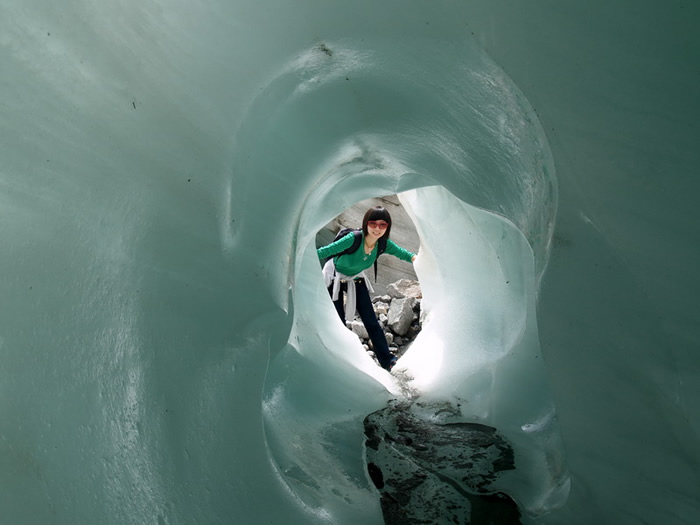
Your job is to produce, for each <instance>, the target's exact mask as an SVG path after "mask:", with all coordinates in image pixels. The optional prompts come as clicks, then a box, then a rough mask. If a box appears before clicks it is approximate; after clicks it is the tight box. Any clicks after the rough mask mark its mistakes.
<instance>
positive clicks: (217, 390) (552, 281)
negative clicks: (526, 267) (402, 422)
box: [0, 0, 700, 523]
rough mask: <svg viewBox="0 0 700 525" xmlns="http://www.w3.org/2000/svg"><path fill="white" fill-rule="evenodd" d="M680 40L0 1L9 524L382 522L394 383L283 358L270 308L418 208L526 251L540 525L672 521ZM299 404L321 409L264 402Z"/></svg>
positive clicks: (684, 332) (604, 16)
mask: <svg viewBox="0 0 700 525" xmlns="http://www.w3.org/2000/svg"><path fill="white" fill-rule="evenodd" d="M290 4H291V3H290ZM698 14H699V13H698V8H697V7H695V5H694V4H686V3H684V2H670V3H666V4H664V5H660V4H658V3H654V2H641V3H640V2H631V1H630V2H618V3H616V4H615V6H610V5H608V3H604V2H588V3H585V5H584V4H581V3H580V2H574V1H566V2H559V3H557V5H556V6H553V5H544V4H541V3H535V2H521V3H518V5H513V4H512V3H509V2H504V1H498V2H493V1H486V0H479V1H477V0H474V1H469V2H460V3H456V2H448V1H444V2H431V3H430V5H428V4H423V3H418V2H412V3H411V4H410V5H406V3H405V2H394V1H387V2H382V3H381V5H376V3H373V2H353V3H340V2H332V3H321V2H315V1H311V0H308V1H303V2H295V3H294V5H286V4H280V3H273V2H266V1H263V2H260V1H258V2H250V1H236V2H217V1H212V2H208V3H199V4H194V3H192V2H184V1H175V2H169V3H167V4H166V3H162V2H150V3H137V2H133V1H128V0H126V1H123V2H115V3H111V4H109V5H107V4H98V3H95V2H90V1H78V0H72V1H66V2H61V4H60V5H58V4H56V3H50V2H44V1H39V0H29V1H22V2H19V1H12V0H4V1H3V2H2V3H1V4H0V46H1V48H2V53H1V54H0V71H2V82H1V83H0V86H1V87H0V90H1V92H2V95H3V97H2V99H0V115H1V116H2V119H0V133H1V136H2V141H0V148H1V151H0V159H2V160H1V161H0V205H1V207H0V210H2V221H1V223H0V235H2V245H3V247H4V254H5V256H4V257H3V270H4V272H3V274H4V278H3V279H2V281H1V282H2V284H1V285H0V290H1V291H2V292H1V293H2V295H1V296H2V299H3V302H2V313H1V314H0V363H1V364H0V504H1V506H2V508H3V514H4V516H9V517H10V518H11V520H12V521H14V522H22V523H83V522H85V523H90V522H92V523H133V522H155V523H215V522H227V521H243V522H246V521H249V522H261V523H264V522H271V523H325V522H329V521H330V522H336V523H353V522H356V521H357V519H358V518H361V519H363V520H364V522H366V523H380V522H381V521H380V519H381V518H380V514H379V510H378V506H377V505H378V504H377V503H376V501H375V500H374V499H373V498H372V493H371V490H370V489H369V486H368V484H367V480H366V478H365V477H364V471H363V465H362V458H361V457H358V451H359V450H360V448H359V446H358V441H356V438H354V437H352V436H353V435H354V434H353V432H354V430H355V429H356V428H357V425H356V423H357V421H358V418H360V419H361V417H362V415H363V414H366V413H367V411H369V410H371V409H373V408H375V407H377V406H378V405H381V403H382V402H383V401H384V400H385V399H386V398H387V396H389V395H390V393H389V391H388V390H387V388H388V387H389V388H390V385H389V384H388V383H387V381H386V378H385V377H383V376H382V377H374V376H373V375H372V372H371V371H370V370H371V369H367V368H366V367H365V368H363V366H364V365H363V364H362V363H359V364H357V363H349V362H347V361H348V360H352V355H351V356H349V357H347V356H346V357H347V358H346V359H345V360H343V359H340V360H334V359H332V358H331V357H332V356H333V355H334V354H332V353H330V352H329V353H325V354H322V353H318V355H317V356H316V357H318V359H309V355H308V353H307V355H304V354H303V351H304V349H305V348H309V349H310V348H311V347H310V346H309V347H307V346H304V345H296V347H294V346H293V345H292V344H290V342H291V343H294V339H293V337H295V336H299V337H314V335H313V333H308V332H304V333H300V332H299V331H298V326H299V325H298V324H295V319H297V320H298V319H300V318H301V317H300V316H302V317H303V316H308V315H310V314H311V313H312V312H310V311H301V310H300V308H298V304H299V301H300V297H295V295H294V290H307V291H308V292H309V294H316V295H317V296H320V294H319V292H318V285H317V284H314V283H313V282H311V283H309V284H308V286H306V285H304V283H303V282H302V281H303V280H304V279H311V278H312V277H310V274H309V273H308V272H307V273H304V272H303V271H301V270H302V269H303V268H304V267H305V266H304V265H305V264H306V263H305V262H304V261H306V262H307V263H308V261H309V260H310V254H309V251H308V249H307V247H308V246H309V245H310V244H311V242H312V238H313V233H315V232H314V231H313V229H314V227H315V228H318V227H320V226H322V225H323V224H324V223H325V222H324V221H327V220H328V219H329V218H331V217H332V216H333V215H334V214H336V213H338V212H339V211H341V210H342V209H343V208H344V207H345V206H347V205H349V204H352V203H353V202H355V201H358V200H361V199H363V198H366V197H368V196H372V195H376V194H377V193H393V192H403V191H405V190H411V189H414V188H424V187H428V186H441V187H443V188H444V191H447V192H448V193H449V194H451V195H454V196H456V197H458V198H459V199H461V200H462V201H463V202H464V203H468V204H469V205H472V206H474V207H476V208H479V209H484V210H489V211H491V212H495V213H496V214H497V215H499V216H503V217H505V219H506V220H507V222H508V224H512V225H514V226H515V227H516V228H517V229H518V230H519V231H520V232H521V233H522V235H523V238H524V239H526V240H527V244H528V247H529V250H531V252H530V253H531V256H532V262H531V265H532V272H531V274H532V276H531V277H532V278H531V282H530V284H529V286H531V288H532V289H533V290H534V291H535V292H536V293H537V311H536V316H537V325H536V328H537V330H538V332H539V345H540V346H541V348H542V353H543V357H544V360H545V363H546V369H543V370H545V371H546V375H547V376H548V377H547V379H548V380H549V382H550V383H551V401H552V402H553V405H554V406H555V407H556V412H557V414H558V417H559V421H560V429H561V436H562V440H563V446H564V450H565V452H566V462H567V465H568V468H569V471H570V473H571V494H570V496H569V498H568V500H567V501H566V504H565V505H564V506H563V507H562V508H561V509H559V510H556V511H554V512H552V513H551V514H549V515H548V516H544V517H540V518H538V520H539V521H542V522H551V523H592V522H596V523H639V522H641V521H644V522H649V523H661V522H663V523H693V522H695V521H697V519H698V517H699V516H700V503H699V501H698V495H697V490H695V487H697V486H698V485H699V483H698V482H699V480H698V472H699V470H700V468H699V467H700V452H699V447H698V431H699V429H700V421H699V420H698V416H697V411H696V410H694V407H695V406H696V405H697V402H698V400H700V383H699V381H698V373H699V372H700V360H699V359H698V357H697V350H698V347H699V346H700V344H699V343H700V334H699V333H698V325H697V319H698V318H699V315H698V314H699V313H700V312H699V311H698V306H697V301H696V297H695V296H696V294H695V293H694V292H696V291H697V290H698V289H699V288H700V287H698V284H699V283H698V277H697V275H696V271H695V269H696V268H697V262H698V260H700V257H699V254H698V244H697V242H696V241H695V239H697V238H699V236H698V231H697V230H698V226H697V225H698V224H700V222H699V221H698V220H697V213H698V212H697V211H696V210H697V208H696V206H695V203H694V195H696V194H697V190H698V182H697V178H696V177H693V175H694V174H695V172H696V170H697V165H698V160H699V159H698V153H697V150H696V148H695V147H694V145H695V143H696V142H697V138H698V127H697V122H698V118H697V117H698V101H697V96H696V94H697V92H698V87H699V86H698V75H697V73H696V68H695V67H694V66H695V64H697V63H698V58H700V57H698V54H699V49H700V45H699V42H698V36H697V32H696V31H694V27H693V20H697V18H698ZM530 104H531V105H532V107H533V108H534V112H536V114H537V116H536V117H537V118H536V117H535V115H534V114H533V112H532V110H531V109H530ZM514 117H516V118H514ZM539 122H541V123H542V127H543V128H544V129H541V128H540V124H539ZM545 134H546V139H547V140H548V143H549V146H550V147H551V151H552V156H553V164H554V165H556V172H557V183H558V185H557V184H554V183H553V182H552V181H554V173H553V170H552V169H551V165H552V159H550V158H548V153H547V152H548V149H547V144H546V142H545V143H543V140H544V135H545ZM416 191H417V192H420V191H431V190H430V189H429V188H425V189H423V190H421V189H417V190H416ZM409 195H411V194H410V193H409ZM557 199H558V207H557ZM409 200H410V197H409ZM409 205H410V202H409ZM416 213H417V215H420V213H419V212H418V211H416ZM427 226H428V224H427V223H426V224H425V225H424V226H423V227H424V228H425V227H427ZM445 226H446V227H448V226H449V224H445ZM426 237H427V236H426ZM425 240H426V243H427V242H428V239H427V238H426V239H425ZM428 254H429V251H426V252H425V255H428ZM525 259H526V258H524V259H522V260H525ZM519 260H520V259H519ZM428 261H429V258H428V257H425V258H424V259H423V262H422V264H423V265H424V268H425V271H426V275H425V276H421V278H425V279H428V280H429V279H430V277H429V275H430V274H429V272H428V270H429V269H431V265H430V264H428ZM420 266H421V263H420V262H419V264H418V268H419V272H420ZM309 267H310V266H309ZM533 300H534V298H533ZM301 302H302V303H303V300H301ZM318 304H321V303H320V301H318ZM318 308H319V310H318V312H317V313H318V315H319V316H322V317H323V316H328V315H329V314H328V311H329V310H328V309H324V308H323V307H322V306H319V307H318ZM528 308H529V310H528V311H531V307H530V306H529V307H528ZM324 318H325V317H324ZM324 337H330V338H335V339H337V340H340V341H341V343H343V344H344V342H349V341H350V339H349V338H348V337H347V334H344V333H343V332H342V331H330V332H329V335H326V336H324ZM312 346H313V345H312ZM410 359H412V358H411V356H408V355H407V356H406V361H407V362H409V363H408V364H409V365H410ZM338 361H340V363H339V362H338ZM537 373H540V372H537ZM285 381H286V382H287V383H285ZM310 382H318V383H319V388H321V389H323V387H324V385H325V386H326V388H325V389H323V392H324V395H323V396H321V395H314V396H312V397H310V398H308V399H307V398H304V397H303V396H302V395H301V394H300V395H299V397H289V396H285V395H284V393H285V392H284V388H283V387H284V386H285V385H288V384H291V386H294V385H295V384H296V385H301V386H306V385H308V383H310ZM538 384H542V383H538ZM331 385H332V387H333V388H332V389H331V390H332V393H333V395H331V396H329V395H326V394H327V393H328V390H329V389H330V387H331ZM299 391H300V392H306V393H309V395H310V396H311V395H312V394H313V390H309V389H306V390H305V389H303V388H301V389H300V390H299ZM494 392H495V395H496V396H498V395H499V394H503V393H504V392H506V393H507V389H506V390H500V389H497V390H494ZM548 399H549V397H548V394H547V395H546V396H545V399H544V400H543V401H542V404H541V405H539V406H546V404H547V403H548V402H549V401H548ZM309 407H313V409H314V412H313V413H312V412H310V411H309V410H307V409H308V408H309ZM295 411H298V413H297V412H295ZM343 411H344V412H343ZM341 412H342V413H341ZM270 414H273V415H274V416H275V417H276V419H274V421H275V422H276V423H275V424H276V425H278V426H279V427H281V428H283V427H284V425H285V424H287V423H286V422H285V420H284V419H283V418H285V417H286V418H289V422H290V423H289V424H297V422H296V421H295V418H299V419H302V420H303V419H304V418H306V419H305V422H306V423H308V428H309V432H310V434H309V435H308V436H307V437H313V438H317V442H312V441H311V442H310V440H308V439H307V440H304V439H302V438H303V437H304V436H294V438H295V439H297V438H298V439H299V441H297V442H296V443H297V444H298V445H299V446H302V445H304V446H305V447H307V448H304V446H302V452H300V453H298V454H299V456H301V457H303V459H308V460H309V461H311V460H313V459H317V460H318V464H317V467H319V468H324V467H325V466H326V465H328V464H330V462H331V461H332V460H336V461H337V464H338V465H339V468H338V470H337V471H333V472H329V473H328V476H329V477H328V478H324V477H321V478H320V481H322V482H323V483H319V480H313V479H312V480H308V479H307V478H306V477H305V476H306V471H305V470H304V469H301V468H299V469H295V468H293V466H290V465H287V466H288V467H290V468H289V469H288V470H287V471H286V472H283V471H281V469H280V466H281V465H282V462H283V461H284V460H285V458H287V457H288V456H286V455H285V454H286V450H285V448H284V447H285V446H287V445H288V443H286V442H282V443H280V442H278V440H279V438H280V436H282V438H284V434H283V433H282V434H280V433H277V432H275V429H274V428H271V427H270V426H269V421H270V419H269V416H270ZM280 418H282V419H280ZM324 423H329V424H327V425H325V424H324ZM318 443H320V445H319V444H318ZM324 443H332V444H333V448H332V449H330V450H332V451H333V453H334V455H333V456H330V457H324V454H326V453H327V452H328V450H329V448H327V447H324V446H322V445H323V444H324ZM309 447H310V448H309ZM313 447H318V448H316V449H314V448H313ZM314 450H316V451H317V452H318V454H316V455H314V454H313V452H314ZM309 451H311V452H309ZM307 453H308V456H304V455H305V454H307ZM312 472H314V474H315V475H319V474H318V470H316V471H313V470H312ZM284 476H286V477H287V478H293V477H294V476H296V477H297V478H298V483H297V484H296V485H290V484H289V483H287V482H285V481H284V480H283V477H284ZM313 482H316V483H319V485H331V484H332V485H333V486H334V488H335V489H336V492H337V493H336V494H335V497H336V499H337V501H338V504H337V505H335V504H333V503H331V504H330V505H328V506H324V505H314V504H310V503H309V502H310V501H311V502H313V500H314V495H313V494H308V493H303V487H305V486H311V487H313ZM290 487H291V488H290ZM341 501H342V502H345V503H341Z"/></svg>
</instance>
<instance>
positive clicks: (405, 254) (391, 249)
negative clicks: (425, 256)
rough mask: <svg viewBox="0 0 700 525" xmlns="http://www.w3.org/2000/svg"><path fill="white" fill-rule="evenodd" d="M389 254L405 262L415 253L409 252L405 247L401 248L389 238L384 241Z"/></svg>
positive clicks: (409, 260)
mask: <svg viewBox="0 0 700 525" xmlns="http://www.w3.org/2000/svg"><path fill="white" fill-rule="evenodd" d="M385 253H388V254H389V255H393V256H394V257H398V258H399V259H401V260H402V261H406V262H411V259H413V256H414V255H415V253H411V252H409V251H408V250H406V249H405V248H401V246H399V245H398V244H396V243H395V242H394V241H392V240H391V239H389V240H388V241H386V252H385Z"/></svg>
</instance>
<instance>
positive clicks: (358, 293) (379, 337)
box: [328, 279, 394, 368]
mask: <svg viewBox="0 0 700 525" xmlns="http://www.w3.org/2000/svg"><path fill="white" fill-rule="evenodd" d="M347 289H348V285H347V283H340V294H339V295H338V300H337V301H333V304H334V305H335V309H336V311H337V312H338V315H339V316H340V319H341V320H342V321H343V324H345V306H344V305H343V293H344V292H346V291H347ZM328 292H329V293H330V294H331V297H333V285H332V284H331V286H330V287H329V288H328ZM355 298H356V301H355V304H356V307H357V313H358V314H360V319H362V323H363V324H364V325H365V328H366V329H367V333H368V334H369V338H370V340H371V341H372V346H373V347H374V354H375V355H376V356H377V359H378V360H379V364H380V365H382V367H383V368H387V367H388V366H389V363H391V361H392V360H393V359H394V356H393V355H392V354H391V352H389V345H388V344H387V342H386V337H385V336H384V330H382V327H381V325H380V324H379V321H378V320H377V316H376V314H375V313H374V307H373V306H372V300H371V299H370V297H369V291H367V285H366V284H365V280H364V279H356V280H355Z"/></svg>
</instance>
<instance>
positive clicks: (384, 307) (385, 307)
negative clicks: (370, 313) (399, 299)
mask: <svg viewBox="0 0 700 525" xmlns="http://www.w3.org/2000/svg"><path fill="white" fill-rule="evenodd" d="M374 311H375V312H376V313H377V314H378V315H381V314H387V313H389V303H385V302H384V301H377V302H376V303H374Z"/></svg>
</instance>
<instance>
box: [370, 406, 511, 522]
mask: <svg viewBox="0 0 700 525" xmlns="http://www.w3.org/2000/svg"><path fill="white" fill-rule="evenodd" d="M415 408H416V407H415V406H411V405H410V404H405V403H394V404H390V405H389V406H387V407H386V408H384V409H382V410H379V411H377V412H374V413H372V414H370V415H369V416H367V417H366V418H365V420H364V429H365V438H366V439H365V457H366V461H367V471H368V474H369V476H370V479H371V480H372V482H373V483H374V486H375V487H376V488H377V490H378V491H379V493H380V495H381V500H380V502H381V507H382V514H383V515H384V523H385V524H386V525H406V524H412V523H416V524H417V523H474V524H476V523H498V524H499V525H520V524H521V515H520V511H519V509H518V506H517V505H516V503H515V502H514V501H513V500H512V499H511V498H510V497H509V496H508V495H507V494H504V493H500V492H497V493H495V494H494V489H493V487H492V485H493V483H494V482H496V481H497V480H498V479H499V477H500V476H501V473H502V472H505V471H508V470H512V469H514V468H515V462H514V455H513V450H512V448H511V446H510V444H509V443H508V442H507V441H506V440H505V439H504V438H503V437H502V436H501V435H500V434H499V432H498V431H497V430H496V429H495V428H493V427H488V426H486V425H481V424H478V423H471V422H464V421H460V420H459V418H454V419H455V420H452V421H449V420H448V421H444V422H440V420H441V418H442V416H443V415H444V413H445V412H446V411H447V412H450V413H457V412H458V410H456V409H455V407H453V406H452V405H449V404H448V403H443V404H434V405H431V406H428V405H424V406H423V407H421V408H420V409H419V410H417V411H416V410H414V409H415ZM450 419H452V418H450Z"/></svg>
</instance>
